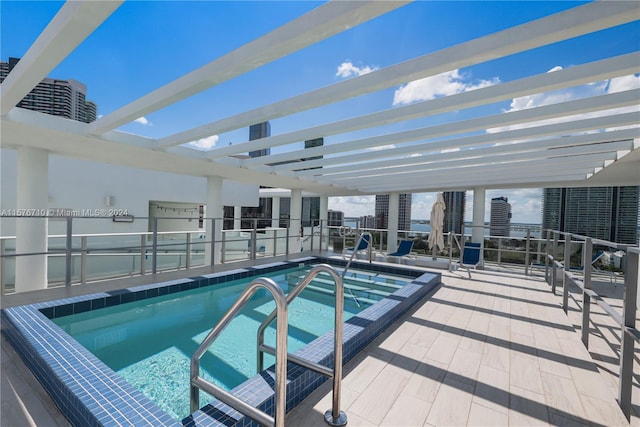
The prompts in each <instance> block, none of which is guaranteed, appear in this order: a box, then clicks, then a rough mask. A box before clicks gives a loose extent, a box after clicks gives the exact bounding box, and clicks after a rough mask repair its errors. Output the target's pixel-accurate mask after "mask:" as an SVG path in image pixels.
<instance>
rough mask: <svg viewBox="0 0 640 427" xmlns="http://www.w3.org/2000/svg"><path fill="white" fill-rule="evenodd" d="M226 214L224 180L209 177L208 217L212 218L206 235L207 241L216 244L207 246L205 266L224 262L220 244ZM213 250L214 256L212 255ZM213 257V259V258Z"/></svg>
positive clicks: (207, 222)
mask: <svg viewBox="0 0 640 427" xmlns="http://www.w3.org/2000/svg"><path fill="white" fill-rule="evenodd" d="M223 213H224V209H223V205H222V178H221V177H219V176H208V177H207V216H208V217H209V218H212V219H211V220H209V221H206V222H205V223H206V225H207V227H206V233H207V241H210V242H213V241H216V242H215V243H213V244H211V245H207V246H206V248H205V256H204V260H205V265H211V260H212V259H213V260H214V263H216V264H219V263H221V261H222V258H221V253H220V249H221V243H220V242H219V241H220V240H222V239H221V237H222V216H223ZM212 250H213V254H212V253H211V252H212ZM212 256H213V257H212Z"/></svg>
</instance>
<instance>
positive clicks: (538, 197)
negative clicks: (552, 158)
mask: <svg viewBox="0 0 640 427" xmlns="http://www.w3.org/2000/svg"><path fill="white" fill-rule="evenodd" d="M436 194H437V193H414V194H413V199H412V203H411V218H412V219H413V220H428V219H429V215H430V212H431V206H433V202H435V198H436ZM466 197H467V202H466V209H465V221H471V218H472V210H473V191H467V195H466ZM494 197H507V198H508V199H509V203H510V204H511V209H512V214H513V217H512V222H513V223H523V224H542V189H541V188H524V189H510V190H499V189H498V190H487V191H486V200H485V220H486V221H487V222H488V221H489V217H490V214H491V199H492V198H494ZM374 204H375V196H361V197H330V198H329V208H330V209H333V210H337V211H342V212H344V215H345V217H361V216H366V215H374V208H373V205H374Z"/></svg>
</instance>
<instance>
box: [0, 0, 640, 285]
mask: <svg viewBox="0 0 640 427" xmlns="http://www.w3.org/2000/svg"><path fill="white" fill-rule="evenodd" d="M407 3H410V2H409V1H401V0H396V1H389V2H386V1H377V0H370V1H330V2H327V3H324V4H322V5H321V6H319V7H317V8H316V9H314V10H312V11H310V12H308V13H306V14H304V15H303V16H300V17H299V18H296V19H294V20H292V21H290V22H288V23H287V24H285V25H283V26H281V27H279V28H277V29H275V30H273V31H271V32H270V33H268V34H266V35H263V36H262V37H260V38H258V39H256V40H253V41H251V42H250V43H248V44H246V45H244V46H241V47H239V48H237V49H236V50H234V51H232V52H229V53H227V54H225V55H223V56H221V57H219V58H216V59H214V60H213V61H211V62H210V63H208V64H206V65H204V66H202V67H200V68H198V69H196V70H193V71H191V72H189V73H187V74H185V75H184V76H182V77H179V78H177V79H176V80H174V81H172V82H170V83H168V84H166V85H164V86H162V87H159V88H157V89H155V90H153V91H152V92H150V93H148V94H146V95H144V96H142V97H140V98H138V99H136V100H134V101H133V102H131V103H129V104H127V105H124V106H122V107H120V108H118V109H116V110H115V111H113V112H111V113H108V114H107V115H105V116H103V117H100V118H99V119H98V120H97V121H95V122H93V123H89V124H87V123H81V122H77V121H73V120H67V119H64V118H60V117H55V116H51V115H46V114H42V113H38V112H34V111H31V110H26V109H22V108H18V107H16V105H17V104H18V103H19V102H20V100H21V99H22V98H23V97H24V96H25V95H27V94H28V93H29V92H30V91H31V90H32V89H33V88H34V87H35V86H36V85H37V84H38V83H39V82H40V81H41V80H42V79H43V78H44V77H46V76H48V74H49V73H50V72H51V71H52V70H53V69H54V68H55V67H56V66H57V65H58V64H60V63H61V62H62V61H63V60H64V59H65V58H66V57H67V56H68V55H69V54H70V53H71V52H73V51H74V49H75V48H76V47H78V46H79V45H81V44H82V43H83V42H84V41H85V39H86V38H87V37H88V36H89V35H91V34H92V32H93V31H95V30H96V29H97V28H98V27H100V26H101V25H102V24H103V22H104V21H105V20H107V19H108V18H109V16H110V15H111V14H112V13H114V12H116V10H117V9H118V8H119V7H120V5H121V4H122V2H121V1H103V2H93V1H69V2H67V3H65V4H64V5H63V6H62V8H61V9H60V10H59V12H58V13H57V14H56V15H55V16H54V18H53V19H52V20H51V22H50V23H49V24H48V26H47V27H46V28H45V29H44V31H43V32H42V33H41V35H40V36H39V37H38V38H37V40H36V41H35V42H34V43H33V45H32V46H31V47H30V48H29V50H28V51H27V52H26V53H25V54H24V55H23V56H22V59H21V60H20V61H19V63H18V64H17V65H16V66H15V68H14V69H13V70H12V72H11V73H10V74H9V75H8V77H7V78H6V79H5V80H4V82H3V83H2V85H1V86H0V125H1V134H0V136H1V143H2V147H3V148H10V149H11V148H13V149H16V150H17V151H18V168H17V175H18V176H17V190H18V191H17V194H18V200H17V207H36V208H40V207H42V208H46V207H47V199H48V195H47V186H48V172H47V171H48V156H49V154H55V155H60V156H66V157H70V158H77V159H85V160H91V161H98V162H105V163H110V164H117V165H124V166H129V167H134V168H140V169H148V170H156V171H162V172H173V173H178V174H185V175H191V176H199V177H206V181H207V195H206V203H207V206H208V214H207V215H208V216H210V217H212V218H221V217H222V182H223V180H225V179H228V180H233V181H237V182H242V183H248V184H252V185H256V186H257V185H263V186H269V187H276V188H284V189H289V190H290V191H291V211H292V212H295V211H301V206H302V204H301V195H302V192H303V191H304V192H305V193H306V194H316V195H319V196H321V219H322V216H323V215H325V219H326V210H327V198H328V196H352V195H370V194H389V195H390V206H389V212H390V215H391V214H393V213H394V212H397V207H398V197H399V194H400V193H419V192H432V191H454V190H473V191H474V206H473V224H474V229H473V230H474V231H473V240H474V241H482V239H483V230H482V227H483V225H484V199H485V197H484V196H485V191H486V190H487V189H498V188H526V187H529V188H540V187H565V186H567V187H576V186H623V185H639V184H640V150H639V149H638V148H639V147H640V127H639V124H640V108H639V107H640V102H639V100H640V89H638V88H636V89H633V90H627V91H624V92H616V93H610V94H606V95H599V96H590V97H585V98H581V99H577V100H572V101H564V102H558V103H556V104H552V105H545V106H540V107H536V108H528V109H522V110H516V111H509V112H502V113H499V114H495V113H490V114H485V115H482V114H480V115H478V114H477V111H479V110H478V109H479V108H480V109H482V108H481V107H485V106H487V107H489V106H491V105H492V104H495V103H498V102H508V101H510V100H512V99H515V98H519V97H525V96H532V95H536V94H542V93H546V92H549V91H556V90H563V89H570V88H574V87H576V86H580V85H587V84H592V83H595V82H601V81H604V80H608V79H613V78H616V77H624V76H629V75H635V74H638V73H640V52H638V51H635V52H630V53H627V54H624V55H621V56H610V57H604V58H599V59H597V60H595V61H593V62H589V63H583V64H574V65H573V66H571V67H570V68H566V69H563V70H559V71H554V72H550V73H543V74H534V75H528V76H526V77H522V78H520V79H518V80H513V81H508V82H495V84H492V85H488V86H485V87H482V88H478V89H475V90H470V91H468V92H463V93H457V94H455V95H450V96H445V97H440V98H436V99H432V100H427V101H422V102H416V103H413V104H410V105H406V106H401V107H396V108H391V109H382V110H376V109H373V110H372V111H368V112H367V113H365V114H361V115H354V116H348V117H343V118H341V119H340V120H338V121H334V122H328V123H315V124H312V125H311V126H307V127H303V128H300V129H297V130H294V131H290V132H287V133H280V134H276V135H273V136H270V137H267V138H262V139H260V140H254V141H244V142H240V143H236V144H234V145H230V146H221V147H214V148H213V149H211V150H210V151H201V150H197V149H194V148H191V147H190V145H188V144H187V143H189V142H192V141H196V140H199V139H202V138H207V137H211V136H214V135H220V134H224V133H226V132H231V131H234V130H238V129H245V128H247V127H248V126H250V125H252V124H256V123H261V122H264V121H269V120H275V119H278V118H282V117H287V116H292V115H294V114H297V113H300V112H305V111H313V109H316V108H321V107H330V106H332V105H334V104H338V103H340V102H343V101H346V100H349V99H352V98H356V97H361V96H365V95H368V94H374V93H376V92H379V91H383V90H388V89H389V88H393V87H397V86H398V85H403V84H407V83H409V82H412V81H415V80H418V79H422V78H426V77H430V76H436V75H439V74H441V73H446V72H450V71H453V70H458V69H460V68H464V67H470V66H474V65H481V64H483V63H486V62H489V61H494V60H497V59H501V58H506V57H509V56H511V55H515V54H518V53H521V52H527V51H531V50H534V49H538V48H543V47H545V46H555V45H556V44H561V43H562V42H563V41H566V40H570V39H573V38H576V37H580V36H584V35H588V34H591V33H595V32H599V31H602V30H606V29H608V28H613V27H616V26H620V25H623V24H627V23H630V22H636V21H638V20H639V19H640V3H638V2H632V1H602V2H600V1H597V2H593V3H588V4H585V5H582V6H578V7H575V8H573V9H569V10H566V11H564V12H560V13H557V14H554V15H549V16H546V17H543V18H540V19H537V20H535V21H532V22H528V23H525V24H522V25H519V26H516V27H512V28H508V29H505V30H501V31H499V32H495V33H493V34H489V35H486V36H483V37H480V38H477V39H474V40H468V41H464V42H462V43H460V44H457V45H454V46H451V47H447V48H444V49H441V50H439V51H435V52H432V53H427V54H424V55H422V56H418V57H416V58H413V59H410V60H407V61H405V62H401V63H397V64H394V65H391V66H387V67H386V68H381V69H378V70H374V71H372V72H370V73H368V74H363V75H360V76H358V77H354V78H350V79H347V80H343V81H340V82H339V83H335V84H332V85H329V86H325V87H318V88H315V89H313V90H311V91H310V92H306V93H300V94H298V95H295V96H293V97H290V98H287V99H282V100H280V101H278V102H274V103H272V104H269V105H262V106H258V107H256V108H253V109H251V110H248V111H244V112H241V113H239V114H235V115H231V116H229V117H220V118H218V119H216V120H215V121H213V122H210V123H207V124H205V125H202V126H197V127H195V128H192V129H188V130H186V131H182V132H178V133H176V134H173V135H168V136H164V137H161V138H156V139H154V138H148V137H143V136H139V135H133V134H130V133H126V132H123V131H121V130H119V128H121V127H122V126H123V125H126V124H128V123H130V122H132V121H134V120H136V119H138V118H140V117H143V116H145V115H148V114H151V113H153V112H156V111H159V110H161V109H164V108H166V107H171V106H173V105H174V104H176V103H178V102H180V101H183V100H185V99H187V98H189V97H191V96H193V95H196V94H198V93H200V92H203V91H205V90H208V89H210V88H212V87H214V86H216V85H219V84H221V83H224V82H228V81H231V80H233V79H235V78H238V77H239V76H242V75H243V74H245V73H247V72H250V71H252V70H258V69H259V68H260V67H262V66H263V65H265V64H268V63H270V62H273V61H276V60H278V59H281V58H284V57H287V56H288V55H292V54H294V53H296V52H297V51H300V50H302V49H306V48H309V47H310V46H312V45H313V44H315V43H318V42H321V41H322V40H324V39H327V38H330V37H332V36H334V35H336V34H338V33H340V32H343V31H346V30H353V31H357V30H358V28H357V27H358V26H359V25H360V24H363V23H365V22H366V21H369V20H371V19H375V18H377V17H379V16H381V15H384V14H386V13H392V12H393V10H395V9H397V8H400V7H403V6H405V5H406V4H407ZM116 13H117V12H116ZM390 31H391V30H390ZM603 34H606V32H605V33H603ZM637 36H639V37H640V34H638V35H637ZM585 48H588V47H587V46H585ZM115 90H117V87H116V88H115ZM274 90H277V88H274ZM96 101H97V103H98V104H100V100H99V99H97V100H96ZM471 109H474V111H475V112H476V115H475V116H473V118H464V119H455V117H457V116H458V115H457V114H445V113H455V112H462V111H470V110H471ZM482 110H484V111H489V110H491V111H495V108H485V109H482ZM436 115H441V116H440V117H443V116H446V117H449V118H450V117H454V119H450V121H448V122H441V121H440V122H438V123H440V124H437V125H435V124H434V125H431V126H427V127H416V125H415V123H414V124H413V125H412V124H411V121H413V120H416V119H424V118H427V117H431V116H436ZM462 116H464V115H460V117H462ZM465 117H469V116H465ZM388 125H394V126H401V128H402V129H405V130H403V131H395V132H390V131H389V130H388V129H389V126H388ZM423 126H424V125H423ZM354 132H356V133H357V132H362V133H366V135H367V136H366V137H358V138H357V139H354V138H353V137H350V135H353V133H354ZM362 133H361V134H362ZM320 137H323V138H325V145H323V146H319V147H314V148H309V149H301V148H300V146H301V143H302V142H303V141H306V140H310V139H315V138H320ZM276 147H278V149H277V150H274V154H271V155H266V156H262V157H255V158H250V157H249V156H247V155H246V153H248V152H250V151H254V150H260V149H270V148H276ZM276 151H278V152H277V153H276ZM297 221H299V220H297ZM396 222H397V221H395V220H394V219H393V218H391V217H390V218H389V224H390V225H391V227H390V229H389V230H388V240H389V242H390V243H389V248H388V249H390V250H392V249H394V242H395V241H396V237H397V230H395V229H394V226H393V224H395V223H396ZM216 224H217V223H216ZM299 225H300V224H299V222H298V223H296V222H295V221H294V220H293V219H292V221H291V224H290V227H291V228H292V229H293V230H294V231H296V232H297V230H298V227H299ZM218 227H220V225H219V224H217V225H214V226H208V228H207V236H208V238H211V240H215V239H214V238H212V236H217V235H219V232H220V230H219V228H218ZM47 235H48V234H47V221H46V220H45V219H42V220H34V221H20V220H19V221H17V224H16V236H17V239H16V251H17V253H32V254H34V253H35V254H43V253H45V252H46V251H47ZM207 250H212V251H214V252H215V251H218V250H219V248H217V247H216V248H212V249H209V248H207ZM38 256H39V257H40V260H39V261H38V262H35V260H33V258H34V257H18V258H17V259H16V278H17V279H16V283H17V286H18V282H20V283H19V287H20V288H21V289H22V290H30V289H37V288H40V287H46V283H47V259H46V256H45V255H38ZM29 258H31V259H29ZM206 259H209V256H208V255H207V256H206ZM211 259H213V257H212V258H211ZM16 289H18V287H17V288H16Z"/></svg>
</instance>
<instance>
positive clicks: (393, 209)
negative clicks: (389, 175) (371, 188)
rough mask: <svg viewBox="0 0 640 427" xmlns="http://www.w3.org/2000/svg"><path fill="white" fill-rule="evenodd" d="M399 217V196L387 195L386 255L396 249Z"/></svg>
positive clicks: (396, 194)
mask: <svg viewBox="0 0 640 427" xmlns="http://www.w3.org/2000/svg"><path fill="white" fill-rule="evenodd" d="M399 216H400V194H399V193H391V194H389V214H388V215H387V218H388V225H387V229H388V232H387V253H390V252H395V251H396V249H398V218H399Z"/></svg>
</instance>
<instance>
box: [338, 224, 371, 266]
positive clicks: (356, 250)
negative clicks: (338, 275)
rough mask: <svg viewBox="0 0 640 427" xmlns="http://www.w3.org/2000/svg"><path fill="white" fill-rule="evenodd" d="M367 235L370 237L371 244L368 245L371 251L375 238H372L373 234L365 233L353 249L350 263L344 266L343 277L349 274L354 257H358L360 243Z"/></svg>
mask: <svg viewBox="0 0 640 427" xmlns="http://www.w3.org/2000/svg"><path fill="white" fill-rule="evenodd" d="M365 234H366V235H367V236H369V244H368V245H367V250H368V251H371V245H372V244H373V237H372V236H371V233H367V232H366V231H365V232H364V233H362V234H360V237H358V240H357V241H356V244H355V246H354V247H353V251H352V252H351V257H350V258H349V261H347V265H345V266H344V271H343V272H342V277H344V275H345V274H347V270H348V269H349V266H350V265H351V262H352V261H353V257H354V256H356V253H357V252H358V246H360V242H361V241H362V239H363V238H364V236H365Z"/></svg>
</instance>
